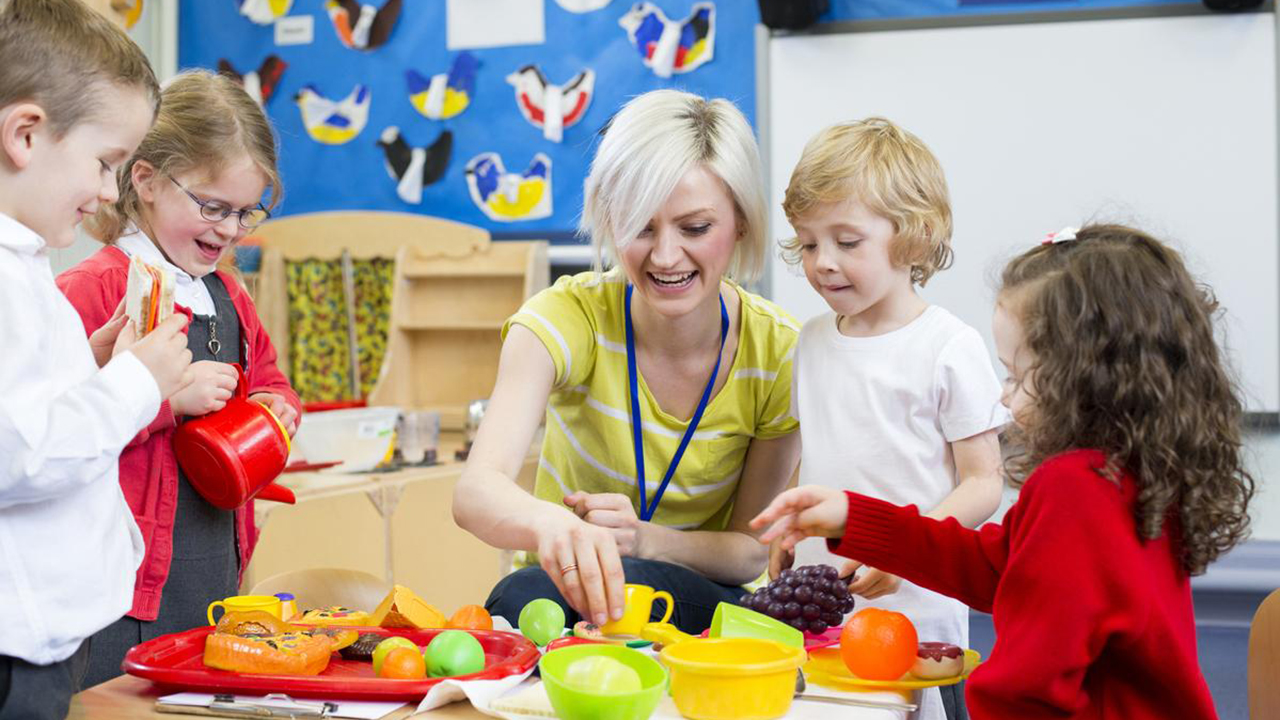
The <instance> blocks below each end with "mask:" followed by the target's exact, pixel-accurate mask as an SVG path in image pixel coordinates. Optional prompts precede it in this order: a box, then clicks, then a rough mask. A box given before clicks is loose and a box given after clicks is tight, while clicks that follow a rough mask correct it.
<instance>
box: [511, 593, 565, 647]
mask: <svg viewBox="0 0 1280 720" xmlns="http://www.w3.org/2000/svg"><path fill="white" fill-rule="evenodd" d="M520 632H521V633H522V634H523V635H524V636H525V637H527V638H529V639H530V640H532V641H533V643H534V644H535V645H537V646H538V647H542V646H543V645H546V644H547V643H549V642H551V641H552V640H555V639H556V638H558V637H560V636H561V635H563V634H564V608H562V607H560V605H559V603H557V602H555V601H554V600H548V599H547V598H538V599H537V600H532V601H530V602H529V604H528V605H525V606H524V609H523V610H521V611H520Z"/></svg>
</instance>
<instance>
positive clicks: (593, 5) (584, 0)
mask: <svg viewBox="0 0 1280 720" xmlns="http://www.w3.org/2000/svg"><path fill="white" fill-rule="evenodd" d="M556 2H557V3H558V4H559V5H560V7H562V8H564V9H565V10H568V11H569V12H574V13H588V12H591V11H592V10H599V9H600V8H602V7H604V6H605V5H608V4H609V0H556Z"/></svg>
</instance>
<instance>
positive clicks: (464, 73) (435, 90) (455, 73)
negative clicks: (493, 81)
mask: <svg viewBox="0 0 1280 720" xmlns="http://www.w3.org/2000/svg"><path fill="white" fill-rule="evenodd" d="M478 67H480V61H479V60H477V59H476V56H475V55H472V54H471V53H469V52H465V51H464V52H461V53H459V54H458V56H457V57H455V58H454V59H453V65H451V66H450V67H449V72H448V74H446V73H438V74H436V75H432V76H431V77H430V78H425V77H423V76H422V75H419V74H418V71H416V70H412V69H410V70H406V71H405V73H404V79H405V82H407V83H408V85H409V102H410V103H412V104H413V106H414V107H415V108H417V110H418V112H420V113H422V114H423V115H424V116H426V117H427V118H430V119H431V120H448V119H449V118H451V117H454V116H455V115H458V114H460V113H461V112H462V111H463V110H466V109H467V106H468V105H470V104H471V98H472V97H473V96H474V95H475V92H476V68H478Z"/></svg>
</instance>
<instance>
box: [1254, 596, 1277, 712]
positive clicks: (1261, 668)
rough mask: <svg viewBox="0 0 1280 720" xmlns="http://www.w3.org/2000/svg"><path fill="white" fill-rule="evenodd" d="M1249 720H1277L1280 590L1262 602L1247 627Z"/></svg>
mask: <svg viewBox="0 0 1280 720" xmlns="http://www.w3.org/2000/svg"><path fill="white" fill-rule="evenodd" d="M1249 717H1250V718H1253V720H1268V719H1269V718H1280V590H1274V591H1272V593H1271V594H1270V595H1268V596H1267V599H1266V600H1263V601H1262V604H1261V605H1259V606H1258V612H1257V613H1255V614H1254V616H1253V624H1252V625H1250V626H1249Z"/></svg>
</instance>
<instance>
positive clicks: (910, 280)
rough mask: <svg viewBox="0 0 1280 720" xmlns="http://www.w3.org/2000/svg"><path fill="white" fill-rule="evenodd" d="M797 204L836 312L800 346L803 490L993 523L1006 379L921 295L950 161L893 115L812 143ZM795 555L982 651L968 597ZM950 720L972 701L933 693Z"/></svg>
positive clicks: (811, 262)
mask: <svg viewBox="0 0 1280 720" xmlns="http://www.w3.org/2000/svg"><path fill="white" fill-rule="evenodd" d="M783 208H784V209H785V210H786V213H787V219H788V220H790V222H791V225H792V226H793V227H794V228H795V231H796V237H795V239H794V240H792V241H790V242H788V243H784V249H785V254H786V257H787V259H788V260H789V261H791V262H793V263H795V262H798V263H799V264H800V265H802V266H803V268H804V273H805V277H806V278H808V280H809V283H810V284H811V285H812V286H813V288H814V289H815V290H817V291H818V293H819V294H820V295H821V296H822V298H823V299H824V300H825V301H826V302H827V305H828V306H830V308H831V312H830V313H826V314H824V315H820V316H818V317H816V318H813V319H812V320H810V321H809V322H807V323H806V324H805V326H804V328H803V329H802V330H801V332H800V339H799V341H798V342H797V346H796V360H795V371H794V373H795V374H794V383H795V385H794V391H793V393H792V404H793V405H792V406H793V411H794V413H795V415H796V417H797V418H798V419H799V420H800V432H801V444H802V447H803V450H802V456H801V464H800V482H801V483H804V484H818V485H826V486H829V487H835V488H839V489H842V490H854V491H857V492H859V493H863V494H866V495H871V496H874V497H878V498H882V499H884V500H888V501H890V502H894V503H897V504H901V505H916V506H918V507H919V508H920V509H921V510H922V511H925V512H927V514H928V515H930V516H933V517H937V518H943V517H953V518H955V519H956V520H957V521H959V522H960V523H962V524H964V525H966V526H969V527H973V526H976V525H977V524H978V523H980V522H982V521H984V520H986V519H987V518H988V517H989V516H990V515H991V513H992V512H994V511H995V509H996V507H997V506H998V505H999V502H1000V491H1001V479H1000V475H999V464H1000V447H999V441H998V440H997V432H998V430H999V428H1000V427H1001V426H1002V425H1004V423H1005V422H1006V421H1007V419H1008V418H1007V414H1006V411H1005V409H1004V408H1003V406H1002V405H1001V404H1000V383H999V382H998V381H997V379H996V376H995V371H994V369H993V367H992V364H991V360H990V358H989V356H988V354H987V348H986V345H985V344H984V343H983V341H982V338H981V336H979V335H978V333H977V331H975V330H974V329H973V328H971V327H969V326H968V325H965V324H964V323H963V322H961V321H960V320H959V319H958V318H956V317H955V316H954V315H952V314H951V313H949V312H947V311H946V310H944V309H942V308H941V307H938V306H936V305H930V304H929V303H927V302H926V301H925V300H924V299H923V298H921V297H920V296H919V295H918V294H917V292H916V286H917V285H924V284H925V283H926V282H927V281H928V280H929V278H930V277H931V276H932V275H933V274H934V273H935V272H937V271H939V270H942V269H944V268H946V267H947V266H948V265H949V264H950V262H951V246H950V239H951V209H950V206H949V204H948V199H947V185H946V180H945V178H944V177H943V174H942V168H941V167H940V166H939V165H938V162H937V160H936V158H934V156H933V154H932V153H930V152H929V149H928V148H927V147H925V145H924V144H923V143H922V142H920V140H919V139H918V138H916V137H915V136H914V135H911V134H910V133H908V132H906V131H905V130H903V129H901V128H899V127H897V126H896V125H894V124H893V123H891V122H889V121H888V120H884V119H881V118H870V119H867V120H863V121H860V122H853V123H846V124H841V125H835V126H832V127H829V128H827V129H826V130H823V131H822V132H820V133H819V134H818V135H817V136H816V137H814V138H813V139H812V140H810V141H809V143H808V145H807V146H806V147H805V149H804V153H803V155H802V156H801V158H800V162H799V163H798V164H797V165H796V168H795V170H794V171H793V172H792V175H791V182H790V185H789V186H788V187H787V192H786V198H785V200H784V201H783ZM796 561H797V562H798V563H799V564H812V563H819V562H821V563H828V564H832V565H835V566H836V567H839V568H842V570H841V575H842V576H846V575H850V574H852V573H855V572H856V573H857V574H856V576H855V577H854V578H853V579H852V581H851V582H850V585H849V589H850V591H852V592H853V593H854V594H855V595H857V596H859V597H858V607H859V608H863V607H882V608H886V609H891V610H896V611H899V612H902V613H904V614H906V615H907V616H908V617H910V618H911V620H912V621H913V622H914V623H915V625H916V628H917V630H918V632H919V635H920V640H922V641H941V642H949V643H954V644H957V645H960V646H961V647H965V646H966V645H967V643H968V637H969V636H968V611H967V609H966V608H965V606H964V605H962V604H961V603H959V602H958V601H955V600H952V599H950V598H947V597H944V596H942V595H939V594H937V593H934V592H932V591H929V590H926V589H924V588H922V587H919V586H917V585H913V584H911V583H908V582H905V581H903V580H901V579H900V578H898V577H896V576H893V575H889V574H886V573H883V572H881V571H879V570H876V569H875V568H871V567H859V565H858V564H857V563H855V562H852V561H847V560H844V559H843V558H837V557H836V556H834V555H830V554H829V553H827V552H826V548H825V546H823V545H822V543H821V542H820V541H814V540H809V541H806V542H804V543H802V544H801V545H800V546H798V547H797V548H796ZM777 564H778V563H777V562H776V561H775V563H772V565H774V566H775V568H776V565H777ZM947 716H949V717H952V718H955V717H965V715H964V707H963V694H962V693H960V692H951V691H949V692H947V693H944V694H942V695H939V694H938V693H937V692H933V693H930V694H926V695H925V696H924V698H923V704H922V707H921V714H920V717H922V718H926V719H929V720H939V719H940V718H943V717H947Z"/></svg>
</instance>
